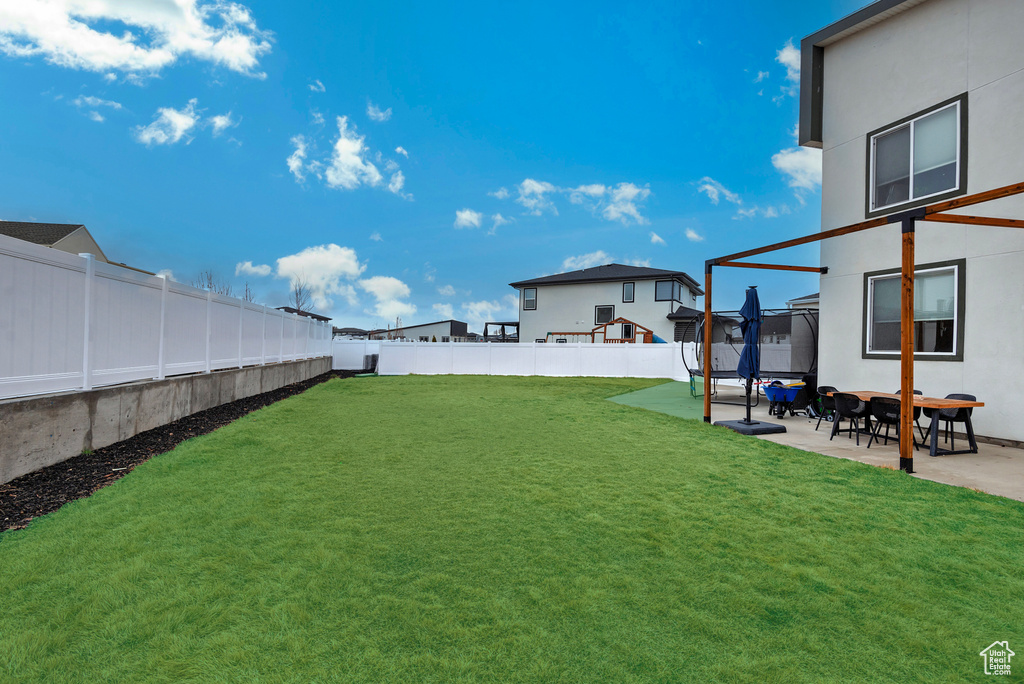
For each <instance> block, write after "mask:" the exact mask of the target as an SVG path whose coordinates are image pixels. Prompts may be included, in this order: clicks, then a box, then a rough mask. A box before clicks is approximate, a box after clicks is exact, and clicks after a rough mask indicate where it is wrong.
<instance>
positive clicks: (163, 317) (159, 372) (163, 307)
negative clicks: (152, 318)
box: [156, 276, 170, 380]
mask: <svg viewBox="0 0 1024 684" xmlns="http://www.w3.org/2000/svg"><path fill="white" fill-rule="evenodd" d="M160 277H161V278H163V281H164V282H163V283H161V284H160V340H159V343H158V346H157V349H156V379H157V380H163V379H164V378H165V377H167V371H166V369H165V365H166V364H165V362H164V348H165V347H166V345H167V343H166V342H165V341H164V337H165V336H166V334H167V288H168V287H169V282H170V279H169V278H168V277H167V276H160Z"/></svg>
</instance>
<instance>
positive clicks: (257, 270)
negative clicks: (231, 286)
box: [235, 261, 271, 278]
mask: <svg viewBox="0 0 1024 684" xmlns="http://www.w3.org/2000/svg"><path fill="white" fill-rule="evenodd" d="M270 271H271V268H270V266H269V265H267V264H259V265H258V266H254V265H253V263H252V262H251V261H240V262H238V263H237V264H235V275H236V276H240V275H251V276H260V277H261V278H262V277H265V276H268V275H270Z"/></svg>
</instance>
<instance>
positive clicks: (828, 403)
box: [814, 385, 839, 432]
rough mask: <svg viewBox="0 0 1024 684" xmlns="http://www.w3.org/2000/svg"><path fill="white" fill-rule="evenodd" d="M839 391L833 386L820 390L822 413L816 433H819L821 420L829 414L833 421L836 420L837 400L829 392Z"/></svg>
mask: <svg viewBox="0 0 1024 684" xmlns="http://www.w3.org/2000/svg"><path fill="white" fill-rule="evenodd" d="M838 391H839V390H838V389H836V388H835V387H833V386H832V385H822V386H821V387H819V388H818V397H819V401H820V402H821V403H820V405H819V407H820V413H819V415H818V424H817V425H815V426H814V431H815V432H817V431H818V428H820V427H821V419H822V418H824V417H825V414H828V415H829V416H830V417H831V419H832V420H835V419H836V400H835V399H833V398H832V397H830V396H828V393H829V392H838Z"/></svg>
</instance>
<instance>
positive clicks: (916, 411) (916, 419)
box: [896, 389, 928, 442]
mask: <svg viewBox="0 0 1024 684" xmlns="http://www.w3.org/2000/svg"><path fill="white" fill-rule="evenodd" d="M901 391H902V390H896V394H899V393H900V392H901ZM914 394H916V395H918V396H924V392H922V391H921V390H919V389H916V390H914ZM914 425H916V426H917V431H918V432H920V433H921V441H922V442H926V441H928V438H927V437H926V436H925V434H924V428H923V427H921V407H920V406H915V407H914Z"/></svg>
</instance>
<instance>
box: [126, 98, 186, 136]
mask: <svg viewBox="0 0 1024 684" xmlns="http://www.w3.org/2000/svg"><path fill="white" fill-rule="evenodd" d="M197 102H198V100H196V98H192V99H191V100H189V101H188V104H186V105H185V106H184V107H182V108H181V109H173V108H172V107H161V108H160V109H158V110H157V117H156V119H154V120H153V122H152V123H151V124H149V125H148V126H136V127H135V139H136V140H138V141H139V142H140V143H142V144H144V145H173V144H174V143H176V142H178V141H179V140H181V139H183V138H184V139H185V144H188V143H190V142H192V137H191V136H189V132H190V131H192V129H194V128H195V127H196V125H197V124H198V123H199V114H198V113H196V104H197Z"/></svg>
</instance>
